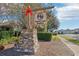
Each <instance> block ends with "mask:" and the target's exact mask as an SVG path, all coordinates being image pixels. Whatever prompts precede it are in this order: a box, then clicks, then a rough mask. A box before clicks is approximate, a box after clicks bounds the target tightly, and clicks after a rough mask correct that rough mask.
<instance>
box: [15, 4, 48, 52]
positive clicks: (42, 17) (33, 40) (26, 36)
mask: <svg viewBox="0 0 79 59" xmlns="http://www.w3.org/2000/svg"><path fill="white" fill-rule="evenodd" d="M45 10H46V9H45V8H44V9H43V8H41V9H35V10H32V9H31V7H30V5H29V6H28V7H27V8H26V11H25V15H26V17H27V19H26V20H27V23H28V25H27V26H26V27H27V29H26V28H24V29H23V30H22V34H21V38H20V42H19V43H17V44H15V48H16V50H17V51H20V52H31V53H36V52H37V50H38V47H39V45H38V39H37V27H38V23H40V25H41V23H42V24H43V23H44V22H45V21H46V18H47V15H46V12H45Z"/></svg>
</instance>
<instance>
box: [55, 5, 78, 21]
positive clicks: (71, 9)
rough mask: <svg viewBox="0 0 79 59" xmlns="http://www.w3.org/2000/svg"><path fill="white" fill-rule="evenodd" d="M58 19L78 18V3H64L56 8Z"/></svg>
mask: <svg viewBox="0 0 79 59" xmlns="http://www.w3.org/2000/svg"><path fill="white" fill-rule="evenodd" d="M56 11H57V14H56V16H57V17H58V19H59V20H74V19H79V4H66V6H64V7H61V8H56Z"/></svg>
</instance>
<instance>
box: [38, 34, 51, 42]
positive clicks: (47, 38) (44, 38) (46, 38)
mask: <svg viewBox="0 0 79 59" xmlns="http://www.w3.org/2000/svg"><path fill="white" fill-rule="evenodd" d="M37 36H38V40H41V41H50V40H51V38H52V34H51V33H41V32H39V33H37Z"/></svg>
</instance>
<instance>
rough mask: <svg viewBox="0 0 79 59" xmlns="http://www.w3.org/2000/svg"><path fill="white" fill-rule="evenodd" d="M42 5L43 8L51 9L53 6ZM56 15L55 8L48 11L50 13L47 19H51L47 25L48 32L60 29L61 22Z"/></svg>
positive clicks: (50, 4)
mask: <svg viewBox="0 0 79 59" xmlns="http://www.w3.org/2000/svg"><path fill="white" fill-rule="evenodd" d="M41 5H42V6H43V7H51V6H53V4H52V3H46V4H41ZM55 14H56V10H55V8H53V9H49V10H48V13H47V17H48V19H49V21H48V23H47V29H48V31H52V32H53V31H54V30H56V29H58V27H59V20H58V19H57V17H56V16H55Z"/></svg>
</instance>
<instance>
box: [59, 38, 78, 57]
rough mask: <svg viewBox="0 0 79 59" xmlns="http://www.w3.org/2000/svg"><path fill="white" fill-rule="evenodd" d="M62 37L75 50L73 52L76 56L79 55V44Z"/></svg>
mask: <svg viewBox="0 0 79 59" xmlns="http://www.w3.org/2000/svg"><path fill="white" fill-rule="evenodd" d="M60 38H61V41H62V42H63V43H64V44H66V45H67V46H68V47H69V48H70V49H71V50H72V51H73V53H74V54H75V56H79V46H78V45H76V44H74V43H72V42H69V41H68V40H66V39H64V38H62V37H60Z"/></svg>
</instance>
